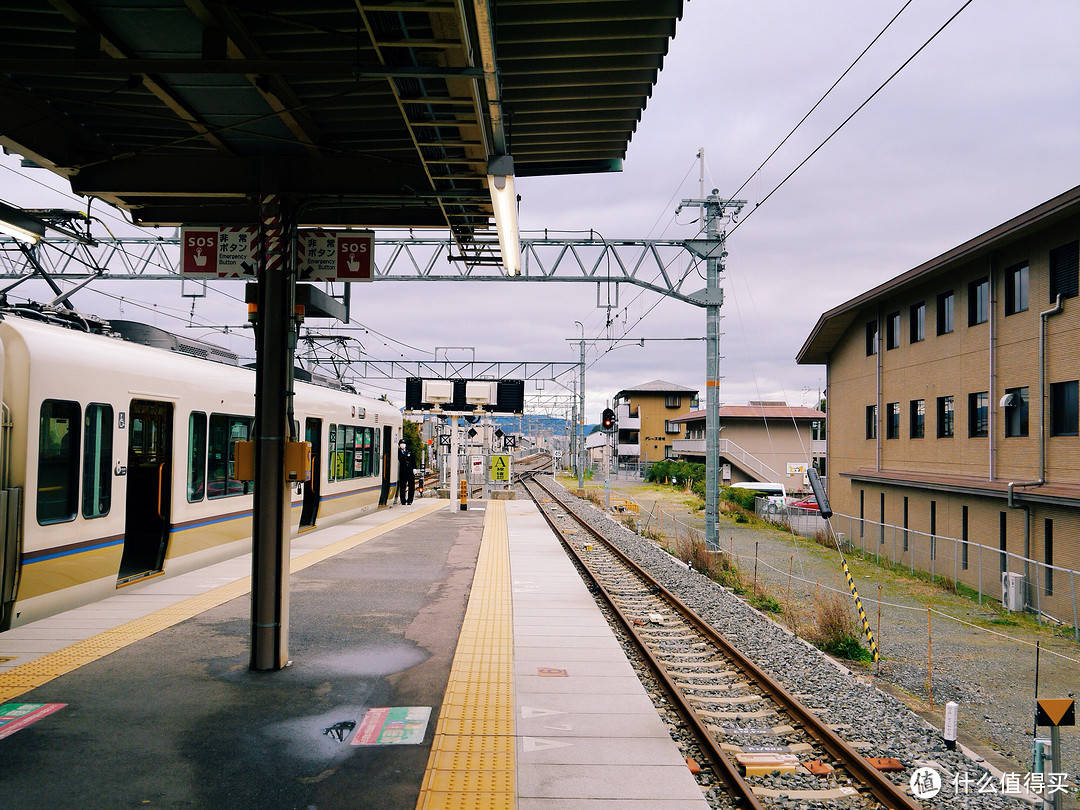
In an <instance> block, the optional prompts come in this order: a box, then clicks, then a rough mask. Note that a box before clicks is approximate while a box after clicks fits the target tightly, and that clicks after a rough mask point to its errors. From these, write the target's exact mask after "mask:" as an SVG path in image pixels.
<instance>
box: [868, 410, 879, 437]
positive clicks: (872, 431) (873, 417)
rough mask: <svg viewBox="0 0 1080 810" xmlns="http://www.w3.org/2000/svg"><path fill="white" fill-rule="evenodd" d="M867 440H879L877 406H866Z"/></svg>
mask: <svg viewBox="0 0 1080 810" xmlns="http://www.w3.org/2000/svg"><path fill="white" fill-rule="evenodd" d="M866 438H868V439H876V438H877V405H867V406H866Z"/></svg>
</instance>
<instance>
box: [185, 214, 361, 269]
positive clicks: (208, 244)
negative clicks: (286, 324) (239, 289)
mask: <svg viewBox="0 0 1080 810" xmlns="http://www.w3.org/2000/svg"><path fill="white" fill-rule="evenodd" d="M260 241H261V240H260V238H259V229H258V228H257V227H251V226H235V227H234V226H219V227H216V228H215V227H208V226H196V225H191V226H184V227H183V228H181V229H180V275H181V276H184V277H185V278H202V279H219V278H243V279H254V278H255V276H256V274H257V271H258V266H259V253H260V248H261V245H260ZM374 267H375V233H374V231H346V230H324V229H321V228H318V229H316V228H306V229H300V230H298V231H297V233H296V268H297V273H298V278H299V279H300V280H301V281H373V280H374V278H375V273H374Z"/></svg>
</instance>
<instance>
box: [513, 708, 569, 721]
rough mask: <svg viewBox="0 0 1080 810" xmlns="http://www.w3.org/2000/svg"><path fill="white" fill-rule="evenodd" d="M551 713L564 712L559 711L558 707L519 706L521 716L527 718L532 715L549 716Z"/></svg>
mask: <svg viewBox="0 0 1080 810" xmlns="http://www.w3.org/2000/svg"><path fill="white" fill-rule="evenodd" d="M553 714H566V712H561V711H559V710H558V709H534V708H532V707H531V706H522V707H521V716H522V717H524V718H525V719H527V720H528V719H531V718H533V717H549V716H550V715H553Z"/></svg>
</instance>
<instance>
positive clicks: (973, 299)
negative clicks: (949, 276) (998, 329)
mask: <svg viewBox="0 0 1080 810" xmlns="http://www.w3.org/2000/svg"><path fill="white" fill-rule="evenodd" d="M989 317H990V280H989V279H987V278H979V279H976V280H975V281H973V282H971V283H970V284H968V326H975V325H976V324H979V323H986V321H987V319H988V318H989Z"/></svg>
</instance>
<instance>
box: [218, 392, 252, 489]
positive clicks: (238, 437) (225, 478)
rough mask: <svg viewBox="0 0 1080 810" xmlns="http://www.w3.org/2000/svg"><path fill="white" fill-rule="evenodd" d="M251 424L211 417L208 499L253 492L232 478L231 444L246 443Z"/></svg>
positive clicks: (248, 419)
mask: <svg viewBox="0 0 1080 810" xmlns="http://www.w3.org/2000/svg"><path fill="white" fill-rule="evenodd" d="M254 421H255V420H254V419H252V418H251V417H250V416H230V415H227V414H220V413H212V414H210V442H209V447H210V450H209V454H208V456H209V457H208V464H207V473H206V490H207V493H206V494H207V497H208V498H224V497H227V496H229V495H247V494H249V493H250V492H251V491H252V489H253V487H252V482H250V481H238V480H237V479H236V478H234V477H233V463H234V461H235V459H234V457H233V453H234V452H235V448H234V444H233V443H234V442H238V441H247V439H248V438H249V437H250V435H251V425H252V423H253V422H254Z"/></svg>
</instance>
